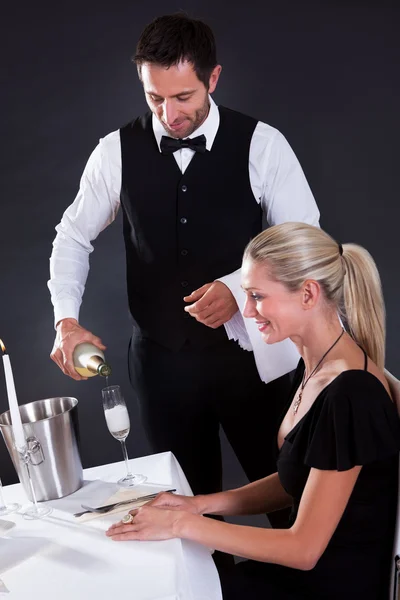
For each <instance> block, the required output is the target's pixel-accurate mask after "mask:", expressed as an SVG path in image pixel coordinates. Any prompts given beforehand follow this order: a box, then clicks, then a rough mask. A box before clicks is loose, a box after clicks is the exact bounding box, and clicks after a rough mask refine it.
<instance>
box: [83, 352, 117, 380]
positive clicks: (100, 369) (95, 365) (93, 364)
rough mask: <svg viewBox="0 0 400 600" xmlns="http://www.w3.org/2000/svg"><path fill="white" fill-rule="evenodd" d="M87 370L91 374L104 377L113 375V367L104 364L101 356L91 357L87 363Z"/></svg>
mask: <svg viewBox="0 0 400 600" xmlns="http://www.w3.org/2000/svg"><path fill="white" fill-rule="evenodd" d="M86 368H87V370H88V371H90V372H91V373H96V374H98V375H101V376H102V377H108V376H109V375H111V367H110V366H109V365H108V364H107V363H106V362H104V360H103V359H102V358H101V356H91V357H90V358H89V360H88V361H87V364H86Z"/></svg>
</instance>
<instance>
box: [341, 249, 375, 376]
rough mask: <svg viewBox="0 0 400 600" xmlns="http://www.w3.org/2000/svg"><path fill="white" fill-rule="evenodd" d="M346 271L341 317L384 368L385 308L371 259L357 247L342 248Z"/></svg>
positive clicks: (367, 253)
mask: <svg viewBox="0 0 400 600" xmlns="http://www.w3.org/2000/svg"><path fill="white" fill-rule="evenodd" d="M342 260H343V261H344V264H345V267H346V271H345V275H344V280H343V309H342V313H344V314H342V316H343V317H344V320H345V322H346V325H347V328H348V330H349V333H350V335H351V336H352V337H353V338H354V340H355V341H356V342H357V343H358V344H360V346H361V347H362V348H363V349H364V350H365V351H366V353H367V354H368V356H369V357H370V358H371V359H372V360H373V361H374V362H375V364H376V365H377V366H378V367H379V368H380V369H382V370H383V369H384V367H385V338H386V329H385V304H384V300H383V294H382V286H381V280H380V277H379V273H378V269H377V267H376V264H375V262H374V260H373V258H372V256H371V255H370V254H369V252H367V250H365V248H362V247H361V246H357V245H356V244H343V256H342Z"/></svg>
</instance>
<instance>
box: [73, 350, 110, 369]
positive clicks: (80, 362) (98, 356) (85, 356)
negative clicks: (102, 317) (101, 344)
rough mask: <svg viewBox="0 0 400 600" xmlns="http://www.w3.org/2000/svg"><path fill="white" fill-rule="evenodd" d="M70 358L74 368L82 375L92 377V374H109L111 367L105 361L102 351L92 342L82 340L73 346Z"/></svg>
mask: <svg viewBox="0 0 400 600" xmlns="http://www.w3.org/2000/svg"><path fill="white" fill-rule="evenodd" d="M72 360H73V362H74V367H75V370H76V371H77V372H78V373H79V375H81V376H82V377H94V375H101V376H102V377H108V376H109V375H111V367H110V365H108V364H107V363H106V361H105V357H104V353H103V352H102V351H101V350H100V348H97V346H94V344H89V343H88V342H83V343H82V344H78V345H77V346H75V350H74V352H73V355H72Z"/></svg>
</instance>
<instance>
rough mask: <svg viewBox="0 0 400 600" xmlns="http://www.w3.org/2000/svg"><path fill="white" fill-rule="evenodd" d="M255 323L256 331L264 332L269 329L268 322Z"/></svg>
mask: <svg viewBox="0 0 400 600" xmlns="http://www.w3.org/2000/svg"><path fill="white" fill-rule="evenodd" d="M256 323H257V327H258V331H265V330H266V329H267V327H269V325H270V324H271V322H270V321H256Z"/></svg>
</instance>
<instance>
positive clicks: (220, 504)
mask: <svg viewBox="0 0 400 600" xmlns="http://www.w3.org/2000/svg"><path fill="white" fill-rule="evenodd" d="M196 504H197V506H198V508H199V513H201V514H208V515H213V514H214V515H255V514H262V513H268V512H273V511H275V510H279V509H281V508H285V507H287V506H291V504H292V497H291V496H289V494H287V493H286V492H285V490H284V489H283V487H282V484H281V482H280V480H279V477H278V473H273V474H272V475H269V476H268V477H265V478H264V479H259V480H258V481H254V482H253V483H249V484H248V485H245V486H243V487H241V488H237V489H234V490H229V491H226V492H220V493H217V494H207V495H205V496H196Z"/></svg>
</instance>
